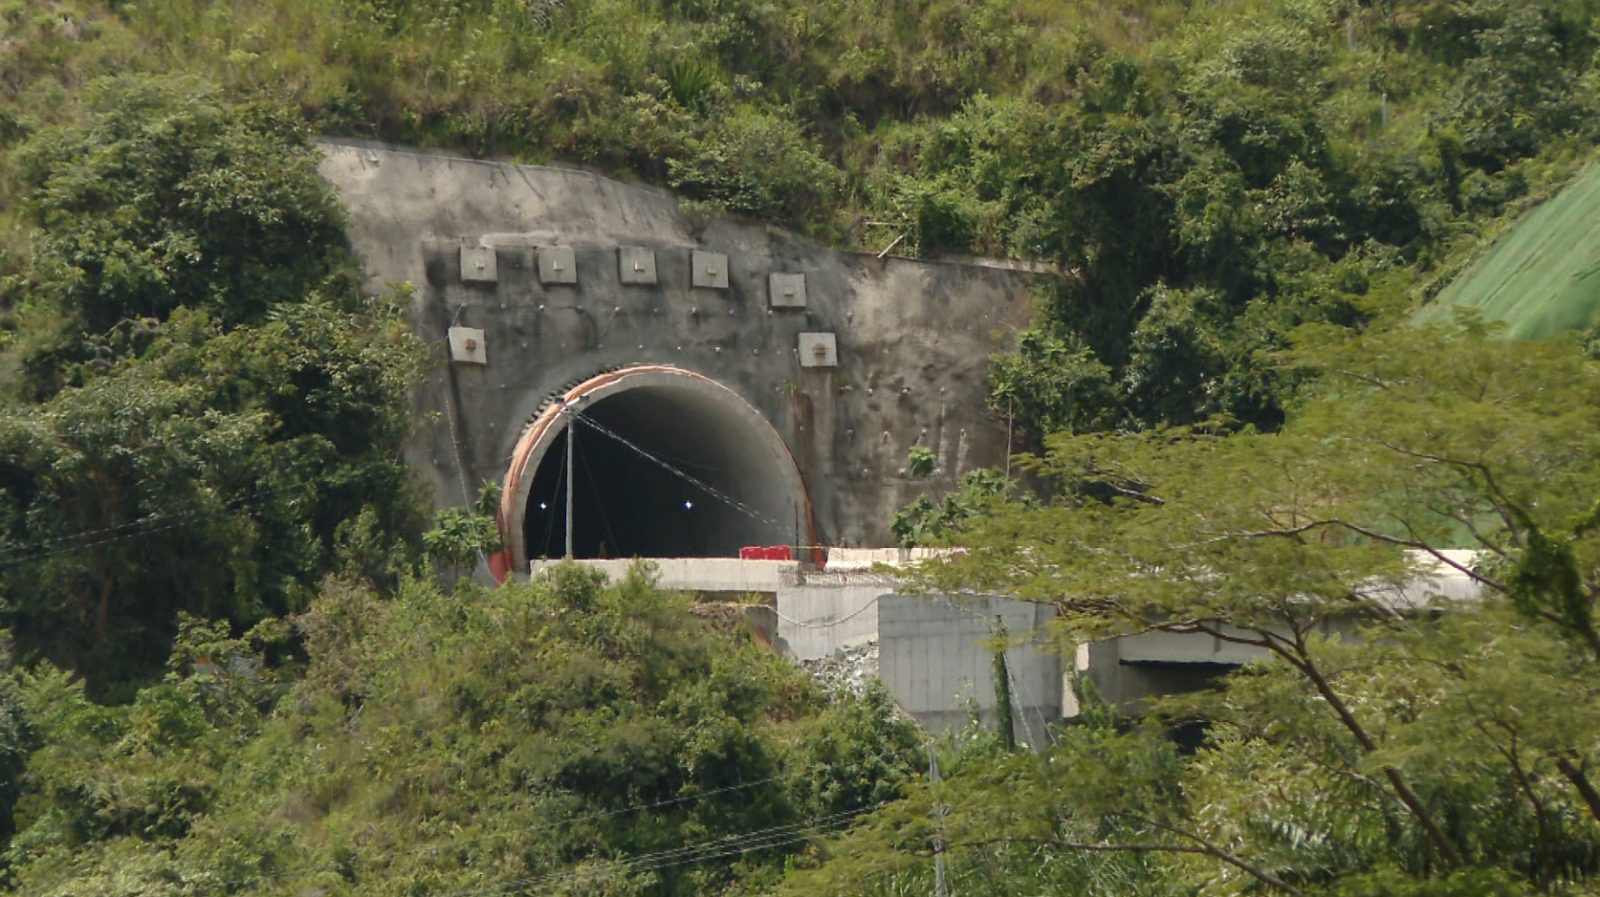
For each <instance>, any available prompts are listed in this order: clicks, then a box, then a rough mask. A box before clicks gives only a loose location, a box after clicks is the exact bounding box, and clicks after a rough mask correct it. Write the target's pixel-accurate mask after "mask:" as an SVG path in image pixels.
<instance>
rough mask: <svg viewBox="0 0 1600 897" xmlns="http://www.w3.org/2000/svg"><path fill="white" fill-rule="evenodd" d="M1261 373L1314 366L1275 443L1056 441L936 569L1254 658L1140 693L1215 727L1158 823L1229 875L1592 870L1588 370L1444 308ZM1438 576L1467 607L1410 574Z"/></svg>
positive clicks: (1594, 467)
mask: <svg viewBox="0 0 1600 897" xmlns="http://www.w3.org/2000/svg"><path fill="white" fill-rule="evenodd" d="M1286 363H1287V364H1288V365H1289V366H1291V367H1292V368H1295V369H1298V370H1300V371H1302V372H1306V373H1310V374H1312V375H1314V380H1313V381H1312V382H1311V384H1310V385H1308V386H1306V387H1305V388H1304V389H1303V390H1302V393H1301V396H1300V398H1299V399H1298V400H1297V401H1296V403H1294V404H1293V405H1292V406H1291V408H1290V413H1289V417H1288V421H1287V423H1286V424H1285V426H1284V428H1283V430H1282V431H1281V432H1279V433H1276V434H1271V435H1268V434H1262V433H1258V432H1256V431H1254V430H1252V429H1249V428H1246V429H1244V430H1242V431H1237V432H1231V431H1229V430H1227V429H1226V428H1223V429H1215V428H1208V427H1206V426H1203V425H1202V426H1196V427H1190V428H1172V429H1166V430H1160V431H1155V432H1148V433H1138V434H1128V433H1121V434H1102V435H1090V436H1072V435H1061V436H1057V437H1053V438H1052V439H1051V440H1050V441H1049V450H1048V452H1047V454H1046V455H1045V456H1043V457H1042V458H1039V459H1037V460H1036V461H1035V462H1034V463H1033V465H1032V466H1033V469H1034V470H1035V471H1036V472H1037V473H1038V474H1039V475H1040V476H1043V477H1045V478H1047V479H1048V480H1049V481H1050V482H1052V483H1053V484H1054V486H1055V488H1056V498H1055V500H1053V501H1052V502H1051V503H1049V504H1048V505H1046V506H1043V507H1036V508H1023V507H1021V506H1014V507H1012V508H1011V509H1010V510H1008V511H1001V512H1000V513H997V514H995V515H994V516H992V517H989V518H987V519H980V520H976V521H971V522H969V524H968V526H967V528H966V531H965V534H963V535H962V536H960V537H959V541H961V542H962V543H963V544H964V545H966V547H967V549H968V550H967V551H966V552H965V553H964V554H962V555H960V556H958V557H955V558H953V559H951V560H950V561H949V562H948V563H947V564H945V565H942V566H940V567H937V568H934V569H933V570H932V571H931V572H930V578H931V580H932V582H933V583H934V584H936V585H940V586H942V587H946V588H949V587H956V586H973V585H977V586H981V587H983V588H985V589H999V590H1005V591H1009V592H1011V593H1013V594H1018V595H1020V596H1022V597H1025V598H1031V599H1034V600H1043V601H1049V602H1053V603H1055V604H1056V605H1057V606H1058V607H1059V608H1060V609H1061V612H1062V616H1061V621H1062V625H1063V627H1064V628H1065V630H1066V632H1068V633H1070V637H1071V638H1072V639H1075V640H1084V639H1090V638H1096V637H1103V636H1111V635H1119V634H1129V633H1135V632H1144V631H1151V630H1157V631H1166V632H1173V633H1199V634H1203V635H1206V636H1209V637H1212V638H1216V639H1221V640H1224V641H1228V642H1233V643H1238V644H1244V645H1249V646H1252V647H1254V648H1256V649H1258V650H1259V651H1260V652H1261V653H1262V656H1263V658H1264V659H1263V661H1261V662H1260V663H1258V664H1256V665H1252V666H1251V667H1248V668H1247V669H1246V670H1245V671H1244V672H1242V673H1240V674H1237V675H1235V676H1233V677H1230V678H1229V679H1228V680H1227V682H1226V684H1225V685H1224V686H1223V687H1222V690H1221V692H1220V694H1210V695H1207V696H1205V697H1204V698H1202V699H1194V700H1189V701H1174V702H1170V703H1169V704H1168V705H1167V708H1166V709H1167V710H1168V711H1169V712H1171V713H1174V714H1178V718H1184V715H1185V714H1187V715H1189V716H1188V718H1193V717H1194V716H1195V715H1198V716H1199V717H1201V718H1206V719H1211V720H1212V721H1213V728H1212V729H1211V734H1210V740H1209V745H1208V747H1207V748H1206V749H1204V750H1202V751H1200V752H1199V753H1198V754H1197V755H1196V756H1195V758H1194V759H1193V760H1192V761H1189V762H1188V763H1186V767H1185V769H1184V771H1183V773H1182V777H1181V782H1182V788H1183V794H1184V797H1183V800H1182V801H1180V802H1179V806H1180V808H1181V813H1180V815H1178V816H1176V817H1173V818H1172V819H1169V820H1166V821H1163V822H1162V825H1164V826H1167V827H1169V828H1171V829H1173V830H1174V831H1175V832H1178V833H1181V837H1180V840H1187V841H1189V842H1190V843H1193V844H1200V843H1205V844H1210V845H1213V846H1215V847H1216V848H1217V849H1218V850H1221V851H1224V852H1226V853H1228V854H1229V855H1231V856H1233V857H1234V858H1236V859H1238V860H1240V862H1237V863H1233V862H1227V861H1225V862H1224V865H1225V866H1227V867H1228V869H1227V870H1224V871H1225V875H1226V876H1229V877H1237V878H1238V879H1239V883H1238V884H1237V886H1238V887H1241V888H1242V887H1245V882H1254V884H1255V886H1265V887H1267V888H1269V889H1271V890H1276V891H1280V892H1285V893H1294V892H1310V891H1311V890H1315V889H1318V888H1322V889H1327V888H1335V887H1356V886H1355V885H1354V884H1352V883H1353V882H1360V881H1367V882H1369V883H1371V882H1380V881H1386V882H1389V883H1388V885H1383V886H1381V887H1388V888H1390V889H1391V892H1392V891H1393V890H1404V889H1405V888H1412V887H1415V888H1422V889H1424V890H1425V889H1426V888H1428V887H1443V886H1444V885H1443V882H1444V880H1445V879H1448V880H1449V881H1452V882H1455V883H1456V884H1455V885H1450V887H1456V886H1457V885H1460V886H1461V887H1467V886H1468V885H1467V884H1463V883H1464V882H1466V883H1471V882H1477V883H1478V884H1482V878H1483V875H1487V874H1489V872H1488V870H1499V871H1498V872H1495V873H1494V874H1495V875H1500V874H1504V875H1509V876H1511V878H1512V879H1513V880H1514V881H1513V882H1512V883H1513V884H1515V886H1516V887H1518V888H1523V887H1526V888H1534V887H1540V888H1543V887H1552V886H1554V885H1555V884H1556V883H1558V882H1571V881H1575V880H1585V879H1587V878H1588V877H1590V876H1593V875H1595V874H1596V873H1597V872H1600V800H1597V799H1596V796H1597V792H1596V789H1595V786H1594V783H1593V780H1592V775H1593V770H1594V769H1595V767H1596V766H1597V765H1600V718H1596V717H1595V715H1594V713H1593V712H1592V711H1591V708H1592V707H1593V706H1594V705H1595V700H1596V698H1597V697H1600V694H1597V692H1596V685H1595V681H1596V676H1595V673H1596V672H1597V671H1600V669H1597V668H1600V639H1597V638H1596V625H1595V620H1594V612H1595V606H1596V602H1597V600H1600V525H1597V524H1600V502H1597V497H1600V366H1597V365H1595V363H1594V362H1592V361H1590V360H1588V359H1587V358H1585V357H1584V356H1583V355H1582V353H1581V352H1580V351H1579V350H1578V349H1577V348H1576V347H1575V346H1574V345H1572V344H1569V343H1567V342H1561V341H1557V342H1551V343H1540V344H1528V343H1517V342H1511V341H1506V340H1501V339H1498V338H1496V337H1495V336H1494V334H1493V333H1492V331H1491V330H1490V329H1489V328H1487V327H1485V326H1483V325H1481V324H1478V323H1476V322H1473V321H1470V320H1469V321H1465V322H1463V323H1461V324H1459V325H1456V326H1454V327H1453V328H1442V329H1430V328H1421V327H1407V326H1394V327H1387V328H1375V329H1373V330H1372V331H1370V332H1368V333H1365V334H1362V335H1354V334H1352V333H1350V332H1348V331H1342V330H1339V329H1336V328H1331V327H1317V328H1311V329H1307V330H1303V331H1302V332H1301V334H1300V337H1299V347H1298V348H1297V349H1296V350H1295V351H1294V352H1292V353H1291V354H1290V355H1289V356H1287V359H1286ZM1453 549H1470V550H1471V551H1472V552H1474V554H1472V555H1470V556H1469V555H1463V554H1461V553H1460V552H1457V551H1453ZM1439 569H1448V570H1451V571H1453V572H1455V573H1458V574H1461V575H1464V576H1467V577H1470V578H1471V580H1472V581H1473V582H1475V583H1477V584H1478V585H1479V586H1480V587H1481V589H1482V592H1483V597H1482V599H1481V600H1480V601H1478V602H1469V603H1467V604H1465V605H1462V604H1459V603H1457V604H1449V603H1430V602H1429V601H1428V600H1427V599H1426V598H1425V597H1424V598H1421V599H1418V598H1417V596H1416V595H1415V594H1414V592H1407V591H1406V589H1407V588H1408V587H1413V586H1414V584H1415V583H1416V582H1417V581H1418V579H1419V578H1426V577H1427V576H1429V575H1430V571H1436V570H1439ZM1338 628H1347V629H1353V630H1354V633H1355V636H1356V637H1355V638H1353V639H1352V638H1341V637H1330V636H1329V634H1328V633H1329V632H1330V629H1338ZM1131 805H1137V804H1131ZM1490 808H1492V809H1490ZM1174 820H1176V821H1174ZM1206 856H1207V854H1206V853H1205V852H1204V851H1202V852H1200V853H1198V854H1196V855H1195V857H1193V858H1191V860H1190V861H1189V862H1192V863H1206V862H1211V861H1214V860H1217V859H1219V857H1217V856H1214V855H1212V856H1210V859H1209V860H1207V859H1206ZM1385 876H1391V877H1392V876H1398V878H1395V879H1394V880H1393V881H1390V879H1389V878H1385ZM1497 880H1498V879H1497ZM1407 882H1409V884H1406V883H1407ZM1428 882H1433V884H1428ZM1517 882H1520V884H1516V883H1517ZM1368 886H1370V887H1372V888H1380V885H1378V884H1370V885H1368ZM1477 886H1478V885H1472V887H1477ZM1509 886H1510V885H1508V887H1509ZM1357 890H1359V888H1357ZM1447 890H1448V889H1447Z"/></svg>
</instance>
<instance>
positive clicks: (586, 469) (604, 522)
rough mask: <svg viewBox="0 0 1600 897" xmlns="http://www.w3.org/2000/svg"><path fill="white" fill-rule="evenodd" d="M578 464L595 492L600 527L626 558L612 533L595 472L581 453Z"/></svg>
mask: <svg viewBox="0 0 1600 897" xmlns="http://www.w3.org/2000/svg"><path fill="white" fill-rule="evenodd" d="M578 463H580V464H582V465H583V474H584V476H585V477H586V478H587V479H588V480H589V488H590V489H593V490H594V507H595V510H596V511H599V512H600V525H601V527H603V528H604V529H605V531H606V538H607V539H610V540H611V547H612V549H613V550H615V552H616V553H617V556H619V557H626V555H624V554H622V546H621V545H620V544H619V543H618V542H617V534H616V533H613V532H612V531H611V520H610V519H609V518H608V517H607V516H606V505H605V502H603V501H601V500H600V484H599V483H596V482H595V479H594V471H593V470H592V469H590V465H589V463H588V461H587V460H586V459H585V458H584V457H583V453H581V452H580V453H579V454H578Z"/></svg>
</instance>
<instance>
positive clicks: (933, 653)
mask: <svg viewBox="0 0 1600 897" xmlns="http://www.w3.org/2000/svg"><path fill="white" fill-rule="evenodd" d="M996 617H999V618H1000V619H1001V620H1003V621H1004V622H1005V626H1006V630H1007V631H1008V632H1009V633H1010V634H1011V635H1012V636H1013V639H1014V640H1013V641H1012V642H1011V647H1009V648H1008V649H1007V650H1006V663H1007V665H1008V666H1009V668H1010V673H1011V682H1012V685H1011V691H1012V700H1013V702H1014V703H1013V720H1014V723H1015V731H1016V735H1017V740H1018V741H1019V742H1024V743H1027V744H1029V745H1031V746H1033V747H1040V746H1043V745H1045V744H1047V743H1049V738H1050V736H1049V733H1048V732H1047V729H1046V727H1047V726H1050V725H1054V724H1056V723H1058V722H1059V721H1060V719H1061V682H1062V680H1061V659H1060V657H1059V656H1057V655H1056V654H1055V653H1054V652H1053V651H1051V650H1049V647H1050V645H1049V639H1048V635H1047V633H1046V627H1047V626H1048V624H1049V622H1050V621H1051V620H1052V619H1054V617H1055V609H1054V608H1051V607H1047V606H1044V605H1038V604H1030V603H1028V602H1025V601H1013V600H1010V599H1004V598H961V599H957V600H952V599H947V598H941V597H937V596H912V595H888V596H885V597H883V598H881V599H879V601H878V626H879V632H878V636H879V645H878V657H879V675H880V676H881V677H882V678H883V681H884V683H885V684H887V685H888V686H889V690H890V692H892V693H893V694H894V696H895V699H896V700H897V701H898V702H899V703H900V706H901V707H902V708H904V709H905V710H906V712H908V713H910V714H911V715H912V716H914V717H916V719H917V722H919V723H921V724H922V725H923V727H924V728H926V729H927V730H928V731H930V732H933V733H935V734H942V733H945V732H950V731H954V730H956V729H959V728H961V727H962V726H964V725H966V723H967V721H968V720H969V719H970V716H971V709H970V708H971V707H973V706H975V707H976V708H977V709H978V710H979V715H980V718H982V719H983V720H984V721H985V722H986V723H989V724H991V725H992V724H993V722H994V709H995V706H996V703H995V690H994V675H993V665H994V650H993V647H992V642H993V638H994V624H995V618H996Z"/></svg>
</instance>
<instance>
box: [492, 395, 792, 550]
mask: <svg viewBox="0 0 1600 897" xmlns="http://www.w3.org/2000/svg"><path fill="white" fill-rule="evenodd" d="M719 392H722V393H726V392H727V391H726V390H724V389H723V388H722V387H712V388H709V389H708V388H706V387H705V386H704V385H703V384H698V383H695V382H693V381H687V380H686V381H684V382H681V383H680V382H673V381H672V379H671V378H667V379H666V381H665V382H662V381H661V380H660V379H657V380H656V381H655V382H652V383H650V384H649V385H644V386H639V387H636V388H630V389H624V390H620V391H616V392H612V393H610V394H607V395H603V396H600V397H598V398H595V399H593V400H592V401H590V400H586V401H580V402H578V403H577V405H576V408H577V413H578V414H579V415H580V419H579V420H578V422H577V428H576V431H575V439H574V441H573V443H572V444H573V445H574V446H575V450H574V452H573V463H572V465H571V469H572V484H571V485H572V489H571V495H572V503H573V514H572V516H573V526H572V543H573V545H572V547H573V555H574V556H575V557H579V558H600V557H733V556H736V555H737V554H738V552H739V549H740V547H742V546H745V545H776V544H791V545H793V544H799V543H801V542H803V541H804V540H803V539H801V538H800V537H799V534H800V533H801V532H803V524H804V520H803V517H802V514H803V506H804V496H803V495H800V494H796V489H795V486H796V484H797V482H798V477H797V475H796V474H795V473H793V466H794V462H793V460H792V459H791V458H790V457H789V454H788V451H787V449H786V448H784V446H783V444H782V442H781V441H780V440H779V439H778V437H777V435H776V434H775V433H773V432H771V429H770V427H769V426H768V425H767V424H766V423H765V421H761V420H759V418H758V416H757V415H756V413H755V412H754V410H753V409H751V408H749V407H748V406H744V405H742V404H735V403H732V402H729V401H726V400H720V399H719V398H717V395H718V393H719ZM728 395H730V396H731V395H732V394H731V393H729V394H728ZM740 401H741V400H737V399H735V402H740ZM561 420H562V423H563V424H565V423H566V422H567V421H568V420H570V415H563V416H562V418H561ZM763 428H765V432H763V431H762V430H763ZM546 439H547V441H548V442H547V445H548V447H547V448H546V449H545V451H544V452H543V456H542V457H541V458H540V459H539V461H538V467H537V470H536V472H535V473H534V476H533V479H532V486H531V488H530V489H529V491H528V496H527V501H526V504H525V505H524V508H525V511H524V514H523V519H522V532H521V535H522V539H523V545H524V546H526V554H527V556H528V557H529V558H539V557H560V556H562V554H563V553H564V551H565V544H566V511H567V496H568V489H567V486H568V484H567V470H568V464H567V446H568V439H567V429H566V427H565V426H560V427H552V428H550V431H549V434H548V436H547V437H546Z"/></svg>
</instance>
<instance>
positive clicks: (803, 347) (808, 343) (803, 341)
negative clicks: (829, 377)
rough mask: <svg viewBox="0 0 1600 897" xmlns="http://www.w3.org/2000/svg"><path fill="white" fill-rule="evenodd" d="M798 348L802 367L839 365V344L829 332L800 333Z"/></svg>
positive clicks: (831, 366)
mask: <svg viewBox="0 0 1600 897" xmlns="http://www.w3.org/2000/svg"><path fill="white" fill-rule="evenodd" d="M799 348H800V366H801V367H803V368H833V367H838V366H839V344H838V341H837V340H835V339H834V338H833V334H831V333H802V334H800V346H799Z"/></svg>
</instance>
